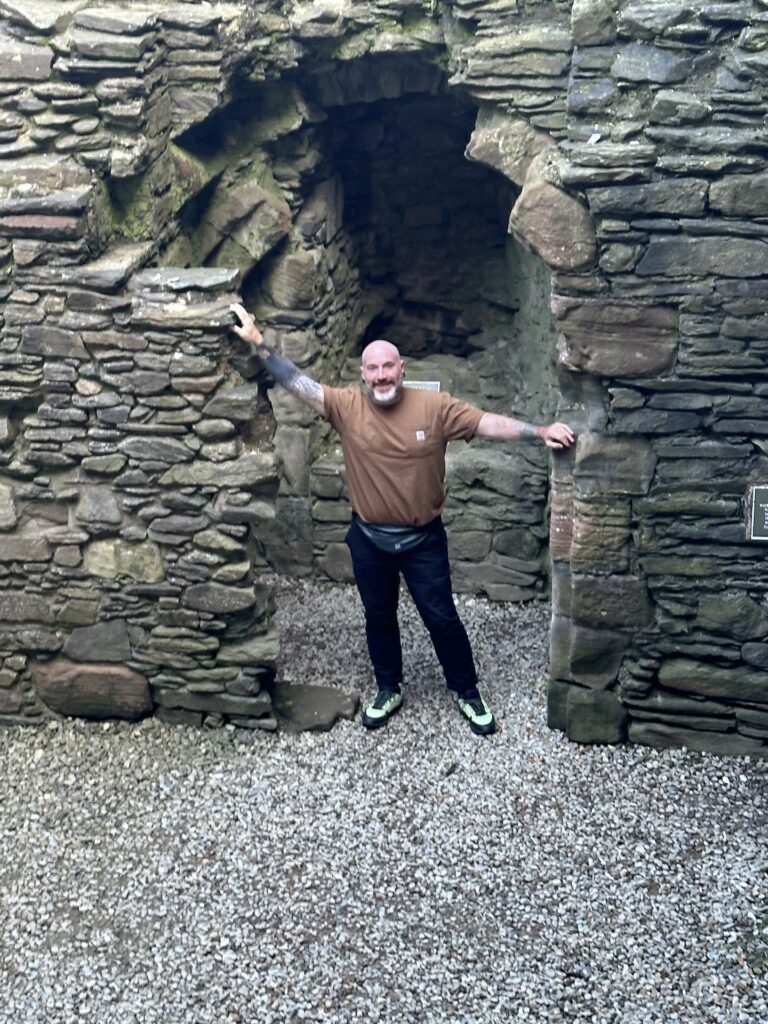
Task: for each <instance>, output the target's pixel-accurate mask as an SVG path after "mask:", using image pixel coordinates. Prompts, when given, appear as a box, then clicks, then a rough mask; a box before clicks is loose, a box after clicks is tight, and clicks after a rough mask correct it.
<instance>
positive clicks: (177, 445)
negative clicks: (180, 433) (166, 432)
mask: <svg viewBox="0 0 768 1024" xmlns="http://www.w3.org/2000/svg"><path fill="white" fill-rule="evenodd" d="M118 449H119V450H120V451H121V452H123V453H125V454H126V455H129V456H130V457H131V458H132V459H137V460H138V461H144V460H147V459H148V460H151V461H152V462H161V463H168V464H169V465H178V463H180V462H189V461H190V459H192V458H193V457H194V452H193V451H192V450H191V449H190V448H189V447H188V446H187V445H186V444H185V443H184V442H183V441H174V440H173V439H172V438H169V437H128V438H126V439H125V440H124V441H119V442H118Z"/></svg>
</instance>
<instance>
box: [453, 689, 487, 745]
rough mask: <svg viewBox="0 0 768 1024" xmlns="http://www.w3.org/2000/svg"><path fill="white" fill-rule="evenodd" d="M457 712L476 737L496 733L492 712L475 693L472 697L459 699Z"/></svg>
mask: <svg viewBox="0 0 768 1024" xmlns="http://www.w3.org/2000/svg"><path fill="white" fill-rule="evenodd" d="M457 704H458V706H459V711H460V712H461V713H462V715H464V717H465V718H466V719H467V721H468V722H469V728H470V729H471V730H472V732H474V733H476V734H477V735H478V736H488V735H489V734H490V733H492V732H496V719H495V718H494V717H493V712H492V711H491V709H490V708H489V707H488V705H487V704H486V703H485V701H484V700H483V698H482V697H481V696H480V694H479V693H477V691H475V694H474V696H472V697H468V696H466V697H459V698H458V700H457Z"/></svg>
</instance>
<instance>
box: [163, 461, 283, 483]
mask: <svg viewBox="0 0 768 1024" xmlns="http://www.w3.org/2000/svg"><path fill="white" fill-rule="evenodd" d="M160 483H161V484H162V485H163V486H168V485H171V484H178V485H180V486H182V487H184V486H193V485H196V486H199V487H209V486H216V487H241V488H243V489H245V490H257V489H259V488H262V487H264V486H265V485H267V484H276V483H277V465H276V463H275V459H274V456H273V455H271V454H270V453H268V452H251V453H249V454H247V455H241V456H240V457H239V458H237V459H232V460H231V461H229V462H219V463H212V462H211V463H206V462H203V463H193V464H191V465H189V466H174V467H173V468H172V469H169V470H168V471H167V472H166V473H164V474H163V475H162V476H161V478H160Z"/></svg>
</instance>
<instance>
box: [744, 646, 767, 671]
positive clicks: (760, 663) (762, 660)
mask: <svg viewBox="0 0 768 1024" xmlns="http://www.w3.org/2000/svg"><path fill="white" fill-rule="evenodd" d="M741 657H742V659H743V660H744V661H746V663H747V664H748V665H754V667H755V668H760V669H766V670H768V643H746V644H744V645H743V647H742V648H741Z"/></svg>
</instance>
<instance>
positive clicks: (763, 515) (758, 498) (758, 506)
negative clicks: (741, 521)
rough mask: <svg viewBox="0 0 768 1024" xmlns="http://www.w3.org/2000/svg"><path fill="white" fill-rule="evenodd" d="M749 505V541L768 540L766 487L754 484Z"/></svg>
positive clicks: (767, 490) (767, 494)
mask: <svg viewBox="0 0 768 1024" xmlns="http://www.w3.org/2000/svg"><path fill="white" fill-rule="evenodd" d="M750 498H751V500H750V503H749V539H750V540H768V485H766V484H755V485H754V487H752V489H751V495H750Z"/></svg>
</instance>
